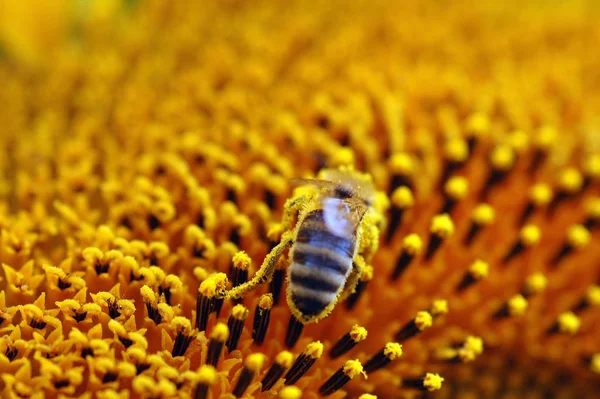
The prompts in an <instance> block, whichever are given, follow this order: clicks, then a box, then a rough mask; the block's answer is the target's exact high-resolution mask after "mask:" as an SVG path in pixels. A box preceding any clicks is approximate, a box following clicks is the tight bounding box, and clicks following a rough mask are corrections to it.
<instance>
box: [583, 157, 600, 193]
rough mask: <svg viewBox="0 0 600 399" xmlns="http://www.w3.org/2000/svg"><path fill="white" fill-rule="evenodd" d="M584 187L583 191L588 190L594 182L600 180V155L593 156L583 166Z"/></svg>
mask: <svg viewBox="0 0 600 399" xmlns="http://www.w3.org/2000/svg"><path fill="white" fill-rule="evenodd" d="M582 169H583V186H582V188H581V191H584V190H586V189H587V188H588V187H589V186H590V185H591V184H592V182H594V181H597V180H598V178H600V154H592V155H590V156H588V157H587V159H586V160H585V161H584V163H583V166H582Z"/></svg>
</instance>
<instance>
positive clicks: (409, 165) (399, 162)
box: [389, 152, 415, 176]
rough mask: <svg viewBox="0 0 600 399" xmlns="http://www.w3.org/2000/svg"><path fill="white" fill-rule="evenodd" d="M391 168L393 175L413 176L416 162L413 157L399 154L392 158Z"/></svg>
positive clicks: (402, 153)
mask: <svg viewBox="0 0 600 399" xmlns="http://www.w3.org/2000/svg"><path fill="white" fill-rule="evenodd" d="M389 168H390V172H391V173H392V174H401V175H408V176H410V175H412V174H413V172H414V168H415V166H414V161H413V159H412V157H411V156H410V155H409V154H407V153H404V152H399V153H396V154H394V155H392V156H391V157H390V161H389Z"/></svg>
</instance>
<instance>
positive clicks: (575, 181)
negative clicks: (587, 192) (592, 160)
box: [558, 168, 583, 194]
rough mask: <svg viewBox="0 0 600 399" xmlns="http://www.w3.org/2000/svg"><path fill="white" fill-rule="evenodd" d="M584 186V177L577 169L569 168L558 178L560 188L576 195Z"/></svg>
mask: <svg viewBox="0 0 600 399" xmlns="http://www.w3.org/2000/svg"><path fill="white" fill-rule="evenodd" d="M582 185H583V177H582V176H581V173H580V172H579V171H578V170H577V169H575V168H567V169H565V170H563V171H562V172H561V174H560V176H559V178H558V186H559V187H560V189H561V190H563V191H565V192H567V193H569V194H575V193H577V192H578V191H579V190H580V189H581V186H582Z"/></svg>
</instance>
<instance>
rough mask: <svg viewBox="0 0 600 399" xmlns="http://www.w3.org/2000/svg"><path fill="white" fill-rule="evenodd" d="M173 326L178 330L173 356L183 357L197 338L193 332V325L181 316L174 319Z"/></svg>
mask: <svg viewBox="0 0 600 399" xmlns="http://www.w3.org/2000/svg"><path fill="white" fill-rule="evenodd" d="M172 324H173V325H174V326H175V328H176V330H177V335H176V336H175V342H174V343H173V350H172V352H171V355H172V356H173V357H177V356H183V355H184V354H185V351H187V349H188V347H189V346H190V343H191V342H192V340H193V339H194V337H195V335H194V333H193V332H192V324H191V323H190V321H189V320H188V319H186V318H185V317H180V316H178V317H174V318H173V321H172Z"/></svg>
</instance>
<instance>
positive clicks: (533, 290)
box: [525, 272, 548, 295]
mask: <svg viewBox="0 0 600 399" xmlns="http://www.w3.org/2000/svg"><path fill="white" fill-rule="evenodd" d="M547 285H548V278H546V276H545V275H544V274H543V273H539V272H538V273H534V274H532V275H531V276H529V277H527V279H526V280H525V291H526V292H527V294H529V295H534V294H538V293H540V292H542V291H544V289H546V286H547Z"/></svg>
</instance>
